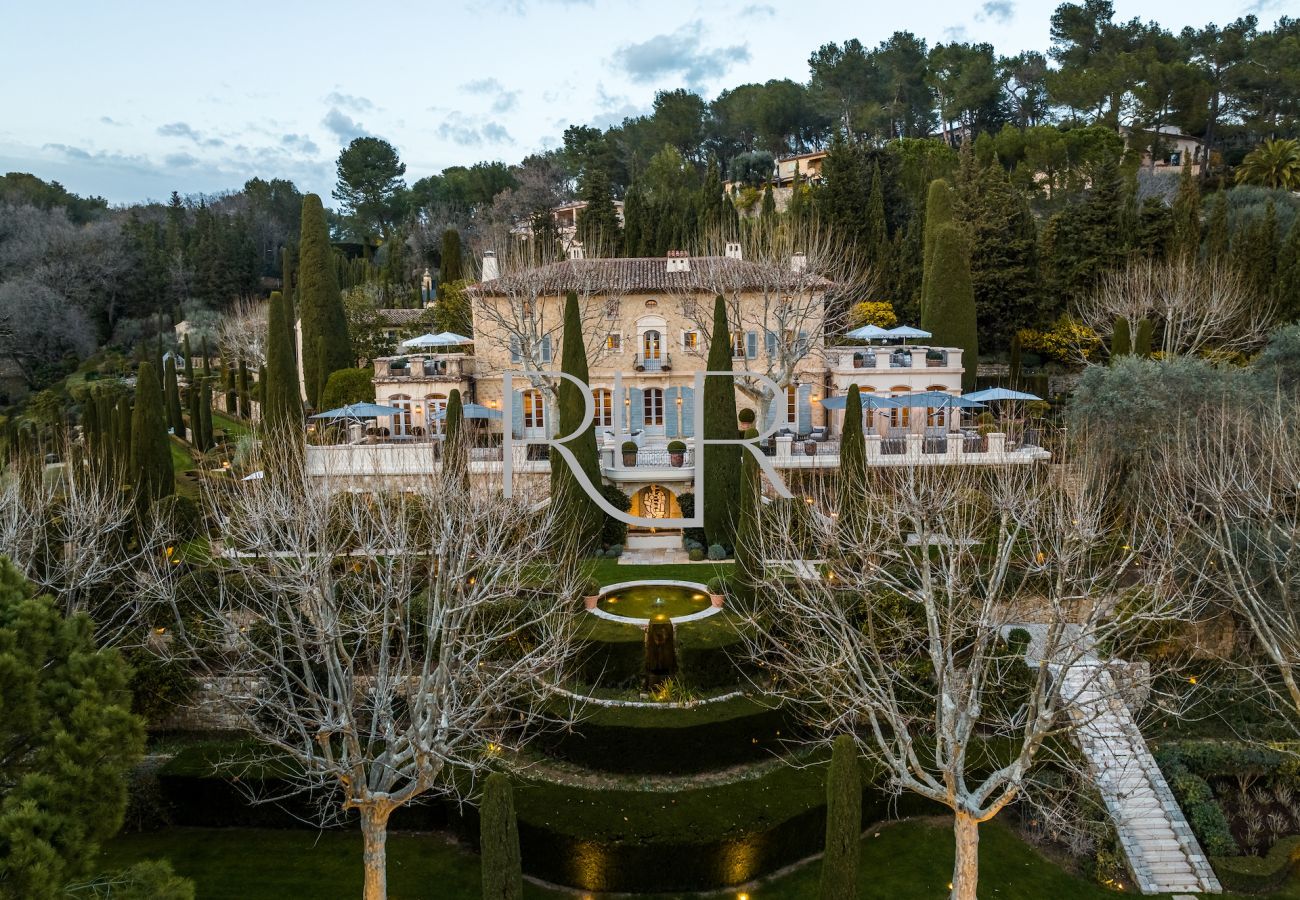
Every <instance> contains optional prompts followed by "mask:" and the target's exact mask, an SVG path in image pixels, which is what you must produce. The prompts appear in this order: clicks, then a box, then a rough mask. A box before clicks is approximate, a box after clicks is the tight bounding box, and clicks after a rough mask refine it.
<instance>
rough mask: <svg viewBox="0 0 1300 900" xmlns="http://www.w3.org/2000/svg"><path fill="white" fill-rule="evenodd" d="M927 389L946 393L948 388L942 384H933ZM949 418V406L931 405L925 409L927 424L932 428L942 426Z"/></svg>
mask: <svg viewBox="0 0 1300 900" xmlns="http://www.w3.org/2000/svg"><path fill="white" fill-rule="evenodd" d="M926 390H927V391H937V392H938V393H940V394H946V393H947V392H948V389H947V388H946V387H944V386H943V385H941V384H932V385H930V386H929V387H928V388H926ZM947 418H948V408H947V407H944V406H931V407H928V408H927V409H926V411H925V424H926V425H927V426H929V427H930V428H942V427H943V426H944V425H945V424H946V422H947Z"/></svg>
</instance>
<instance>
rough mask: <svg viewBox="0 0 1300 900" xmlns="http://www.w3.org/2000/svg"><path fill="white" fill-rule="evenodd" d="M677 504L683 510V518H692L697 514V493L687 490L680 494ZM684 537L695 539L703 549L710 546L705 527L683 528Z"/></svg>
mask: <svg viewBox="0 0 1300 900" xmlns="http://www.w3.org/2000/svg"><path fill="white" fill-rule="evenodd" d="M677 506H678V507H679V508H680V509H681V511H682V518H684V519H689V518H691V517H692V516H694V515H695V495H694V494H693V493H691V492H690V491H687V492H686V493H684V494H678V495H677ZM682 537H683V538H684V539H685V540H688V541H694V542H695V543H696V544H697V545H699V547H700V549H701V550H703V549H705V548H706V547H707V546H708V544H707V543H706V541H707V540H708V539H707V538H706V537H705V536H704V529H703V528H683V529H682Z"/></svg>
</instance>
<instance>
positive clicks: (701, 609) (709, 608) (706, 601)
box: [590, 581, 721, 627]
mask: <svg viewBox="0 0 1300 900" xmlns="http://www.w3.org/2000/svg"><path fill="white" fill-rule="evenodd" d="M720 609H721V607H718V606H714V605H713V603H712V600H711V598H710V597H709V589H708V587H706V586H705V585H703V584H698V583H696V582H693V581H624V582H620V583H619V584H611V585H609V586H607V587H604V588H602V589H601V592H600V596H599V598H598V599H597V600H596V606H595V608H594V609H592V610H590V612H591V613H592V615H595V616H599V617H600V618H602V619H608V620H610V621H611V622H623V623H625V624H628V625H640V626H642V627H644V626H646V625H649V624H650V623H651V622H672V623H673V624H674V625H680V624H682V623H684V622H694V621H696V620H697V619H703V618H706V617H708V616H711V615H714V614H715V613H717V612H719V611H720Z"/></svg>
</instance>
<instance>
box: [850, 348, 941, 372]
mask: <svg viewBox="0 0 1300 900" xmlns="http://www.w3.org/2000/svg"><path fill="white" fill-rule="evenodd" d="M826 354H827V356H828V358H829V359H830V363H831V368H832V369H834V370H835V371H836V372H841V373H842V372H857V371H861V370H863V369H867V370H872V369H875V370H888V369H942V370H945V371H958V372H960V371H961V369H962V364H961V348H959V347H833V348H831V349H829V350H827V351H826Z"/></svg>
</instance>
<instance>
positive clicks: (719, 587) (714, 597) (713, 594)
mask: <svg viewBox="0 0 1300 900" xmlns="http://www.w3.org/2000/svg"><path fill="white" fill-rule="evenodd" d="M708 589H709V602H710V603H712V604H713V605H714V606H721V605H722V604H723V602H724V601H725V600H726V599H727V583H726V582H725V581H723V580H722V577H721V576H719V577H717V578H714V579H712V580H710V581H709V584H708Z"/></svg>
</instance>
